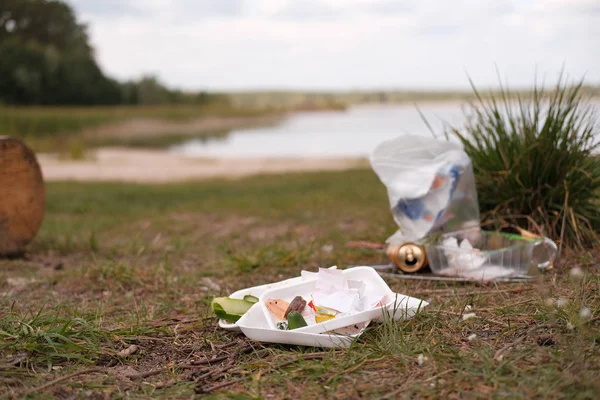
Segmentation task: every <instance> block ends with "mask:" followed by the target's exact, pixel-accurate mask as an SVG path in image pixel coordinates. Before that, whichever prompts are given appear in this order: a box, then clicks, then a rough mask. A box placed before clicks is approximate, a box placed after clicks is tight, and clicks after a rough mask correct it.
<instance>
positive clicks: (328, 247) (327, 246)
mask: <svg viewBox="0 0 600 400" xmlns="http://www.w3.org/2000/svg"><path fill="white" fill-rule="evenodd" d="M321 250H323V252H324V253H331V252H332V251H333V245H332V244H325V245H323V247H321Z"/></svg>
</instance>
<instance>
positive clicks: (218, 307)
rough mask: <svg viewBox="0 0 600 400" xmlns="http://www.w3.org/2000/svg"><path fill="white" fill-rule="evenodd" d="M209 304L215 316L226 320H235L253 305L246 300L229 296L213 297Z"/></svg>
mask: <svg viewBox="0 0 600 400" xmlns="http://www.w3.org/2000/svg"><path fill="white" fill-rule="evenodd" d="M210 304H211V307H212V310H213V312H214V313H215V314H216V316H217V317H219V318H220V319H222V320H225V321H227V322H237V320H238V319H240V318H241V317H242V315H244V313H245V312H246V311H248V310H249V309H250V307H252V306H253V305H254V303H250V302H249V301H246V300H239V299H230V298H229V297H215V298H214V299H213V300H212V302H211V303H210Z"/></svg>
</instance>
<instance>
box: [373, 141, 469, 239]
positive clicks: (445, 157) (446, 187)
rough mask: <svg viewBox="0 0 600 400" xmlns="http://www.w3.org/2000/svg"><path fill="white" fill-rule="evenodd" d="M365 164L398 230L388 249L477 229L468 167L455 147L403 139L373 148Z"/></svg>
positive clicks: (460, 146) (463, 157) (439, 142)
mask: <svg viewBox="0 0 600 400" xmlns="http://www.w3.org/2000/svg"><path fill="white" fill-rule="evenodd" d="M370 162H371V167H372V168H373V170H374V171H375V173H376V174H377V175H378V176H379V179H380V180H381V182H383V184H384V185H385V186H386V188H387V192H388V198H389V201H390V208H391V211H392V215H393V217H394V220H395V221H396V223H397V224H398V226H399V227H400V230H399V231H398V232H397V233H396V234H394V235H392V236H391V237H390V238H388V240H387V242H388V243H392V244H397V243H405V242H413V241H417V240H419V239H422V238H424V237H425V236H427V235H430V234H432V233H436V232H449V231H455V230H460V229H464V228H469V227H473V226H479V205H478V203H477V191H476V188H475V178H474V176H473V167H472V164H471V160H470V159H469V156H468V155H467V154H466V153H465V151H464V150H463V148H462V145H461V144H460V143H455V142H450V141H442V140H437V139H434V138H428V137H423V136H413V135H404V136H400V137H398V138H396V139H393V140H388V141H386V142H383V143H381V144H380V145H379V146H377V148H376V149H375V150H374V151H373V153H372V154H371V157H370Z"/></svg>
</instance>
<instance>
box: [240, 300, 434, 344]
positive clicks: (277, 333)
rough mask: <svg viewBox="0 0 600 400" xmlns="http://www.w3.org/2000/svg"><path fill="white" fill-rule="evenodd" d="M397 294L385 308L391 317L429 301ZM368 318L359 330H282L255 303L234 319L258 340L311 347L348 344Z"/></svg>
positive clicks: (400, 316)
mask: <svg viewBox="0 0 600 400" xmlns="http://www.w3.org/2000/svg"><path fill="white" fill-rule="evenodd" d="M396 297H397V299H398V301H397V302H396V303H395V304H392V305H390V306H389V308H388V309H387V315H389V316H390V318H394V320H396V321H399V320H402V319H409V318H412V317H413V316H414V315H415V314H416V313H417V312H419V311H420V310H422V309H423V308H424V307H426V306H427V305H428V303H427V302H425V301H423V300H420V299H416V298H414V297H409V296H404V295H401V294H396V293H394V298H396ZM383 317H384V316H383V315H380V318H378V319H376V320H378V321H379V322H383V319H384V318H383ZM370 322H371V321H366V322H365V323H363V324H364V326H362V325H361V326H359V328H362V329H360V330H359V332H358V333H352V334H336V333H329V332H325V333H310V332H301V331H300V330H299V329H295V330H292V331H282V330H278V329H272V328H271V326H270V325H269V323H268V322H267V318H266V317H265V314H264V312H263V310H262V308H261V307H260V306H259V305H258V304H255V305H253V306H252V308H250V310H248V311H247V312H246V313H245V314H244V315H243V316H242V318H240V319H239V320H238V321H237V326H238V327H239V328H240V329H241V331H242V333H243V334H244V335H246V336H247V337H248V338H249V339H252V340H256V341H258V342H266V343H280V344H290V345H298V346H311V347H349V346H350V345H351V344H352V342H353V341H354V340H356V338H358V337H359V336H360V335H361V334H362V333H363V331H364V328H366V327H367V326H368V325H369V323H370ZM338 331H343V329H339V330H338Z"/></svg>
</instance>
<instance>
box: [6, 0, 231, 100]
mask: <svg viewBox="0 0 600 400" xmlns="http://www.w3.org/2000/svg"><path fill="white" fill-rule="evenodd" d="M214 97H215V96H214V95H209V94H207V93H204V92H200V93H184V92H182V91H179V90H171V89H169V88H167V87H165V86H164V85H162V84H161V83H160V82H159V81H158V79H157V78H156V77H153V76H147V77H144V78H142V79H139V80H136V81H129V82H118V81H116V80H115V79H111V78H110V77H108V76H106V75H105V74H104V73H103V72H102V70H101V69H100V67H99V66H98V63H97V62H96V60H95V56H94V50H93V49H92V47H91V45H90V44H89V37H88V33H87V27H86V25H85V24H82V23H80V22H78V21H77V17H76V15H75V12H74V11H73V9H72V8H71V7H70V6H69V5H68V4H66V3H65V2H63V1H60V0H1V1H0V104H2V103H3V104H8V105H116V104H174V103H187V104H201V103H205V102H207V101H209V100H211V101H214V100H217V99H215V98H214ZM222 100H223V101H225V99H224V98H222Z"/></svg>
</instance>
